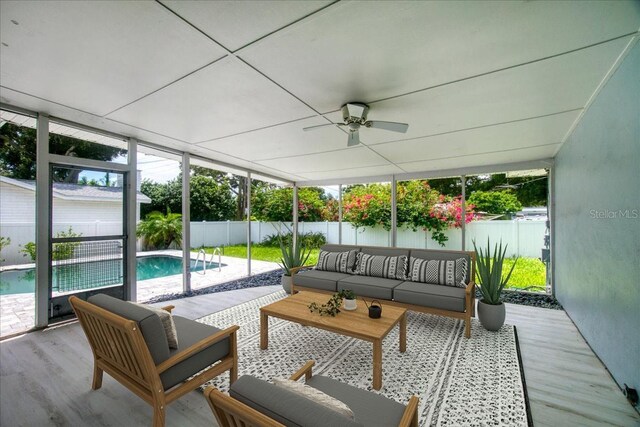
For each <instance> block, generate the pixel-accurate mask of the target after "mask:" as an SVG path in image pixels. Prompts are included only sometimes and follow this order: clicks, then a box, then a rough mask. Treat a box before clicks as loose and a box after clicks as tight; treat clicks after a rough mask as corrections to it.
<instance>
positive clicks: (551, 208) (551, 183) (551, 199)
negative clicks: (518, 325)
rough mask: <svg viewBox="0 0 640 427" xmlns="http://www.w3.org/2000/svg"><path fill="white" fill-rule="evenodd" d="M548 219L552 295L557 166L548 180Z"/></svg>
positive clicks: (554, 283)
mask: <svg viewBox="0 0 640 427" xmlns="http://www.w3.org/2000/svg"><path fill="white" fill-rule="evenodd" d="M547 191H548V194H547V206H548V208H547V221H549V259H550V261H551V262H550V264H548V265H547V268H549V266H550V267H551V273H549V272H547V276H548V277H549V281H550V283H548V284H547V286H550V287H551V295H552V296H553V297H555V296H556V260H555V256H556V168H555V166H551V167H550V168H549V173H548V180H547Z"/></svg>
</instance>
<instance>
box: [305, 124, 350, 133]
mask: <svg viewBox="0 0 640 427" xmlns="http://www.w3.org/2000/svg"><path fill="white" fill-rule="evenodd" d="M336 125H337V126H344V123H325V124H323V125H317V126H309V127H306V128H302V130H303V131H305V132H307V131H310V130H314V129H318V128H323V127H325V126H336Z"/></svg>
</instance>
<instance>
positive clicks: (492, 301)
mask: <svg viewBox="0 0 640 427" xmlns="http://www.w3.org/2000/svg"><path fill="white" fill-rule="evenodd" d="M507 246H508V245H504V248H503V247H502V239H500V244H499V245H498V244H496V245H495V246H494V248H493V252H492V251H491V244H490V242H489V238H487V247H486V249H484V250H483V249H482V248H480V249H478V247H477V246H476V242H475V240H474V241H473V249H474V250H475V252H476V281H477V284H478V287H479V288H480V293H481V294H482V299H481V300H479V301H478V318H479V319H480V323H481V324H482V326H483V327H484V328H485V329H487V330H489V331H497V330H498V329H500V328H501V327H502V325H503V324H504V318H505V315H506V311H505V305H504V303H503V302H502V299H501V296H500V295H501V293H502V290H503V289H504V287H505V285H506V284H507V283H508V282H509V278H510V277H511V273H513V269H514V268H515V266H516V263H517V261H518V258H516V259H515V261H514V263H513V265H512V266H511V270H509V274H507V275H506V276H505V277H502V269H503V265H504V258H505V254H506V253H507Z"/></svg>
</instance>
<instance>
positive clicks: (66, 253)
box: [20, 227, 82, 261]
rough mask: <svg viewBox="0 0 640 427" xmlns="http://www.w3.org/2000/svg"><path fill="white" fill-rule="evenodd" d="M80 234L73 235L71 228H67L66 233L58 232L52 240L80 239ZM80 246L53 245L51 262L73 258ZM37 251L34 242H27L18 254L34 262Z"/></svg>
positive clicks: (77, 243) (67, 244)
mask: <svg viewBox="0 0 640 427" xmlns="http://www.w3.org/2000/svg"><path fill="white" fill-rule="evenodd" d="M80 236H82V233H74V232H73V228H71V227H69V230H68V231H59V232H58V233H56V235H55V236H53V237H54V238H65V237H66V238H68V237H80ZM79 245H80V242H64V243H55V244H54V245H53V253H52V257H51V258H52V260H53V261H60V260H63V259H69V258H72V257H73V252H74V251H75V249H76V248H77V247H78V246H79ZM37 251H38V249H37V247H36V244H35V242H28V243H25V245H24V246H22V249H20V252H22V256H29V257H30V258H31V260H32V261H35V260H36V253H37Z"/></svg>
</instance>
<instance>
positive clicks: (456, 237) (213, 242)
mask: <svg viewBox="0 0 640 427" xmlns="http://www.w3.org/2000/svg"><path fill="white" fill-rule="evenodd" d="M69 227H72V229H73V231H74V232H75V233H82V235H83V236H100V235H109V234H120V233H121V232H122V223H121V222H120V221H89V222H73V223H54V225H53V228H54V230H53V231H54V234H55V233H57V232H59V231H67V230H68V229H69ZM291 228H292V224H291V223H281V222H252V223H251V241H252V242H253V243H260V242H262V241H263V240H264V239H265V238H266V237H267V236H269V235H273V234H278V233H287V232H289V231H290V230H291ZM298 231H299V233H301V234H304V233H309V232H314V233H322V234H323V235H324V236H325V237H326V239H327V242H328V243H338V242H339V223H337V222H301V223H299V224H298ZM544 232H545V222H544V221H475V222H471V223H469V224H467V226H466V239H465V240H466V249H467V250H473V243H472V242H473V239H475V240H476V242H477V243H478V245H481V244H486V241H487V237H490V238H491V242H497V241H498V240H499V239H502V242H503V244H508V250H507V255H508V256H515V255H519V256H524V257H532V258H539V257H540V252H541V249H542V247H543V242H544ZM35 233H36V231H35V226H34V224H33V223H2V224H1V227H0V235H1V236H3V237H9V238H10V239H11V245H10V246H9V247H6V248H4V249H3V250H2V253H0V259H2V258H4V259H5V261H4V262H2V264H0V265H14V264H25V263H30V262H31V259H30V258H29V257H24V256H23V255H22V253H20V249H21V246H23V245H24V244H26V243H27V242H33V241H35ZM445 234H446V235H447V237H448V238H449V240H448V241H447V242H446V244H445V246H444V249H451V250H460V249H461V248H462V244H461V240H462V238H461V236H462V231H461V230H460V229H450V230H448V231H447V232H446V233H445ZM246 242H247V225H246V222H244V221H216V222H207V221H202V222H191V247H193V248H199V247H201V246H227V245H236V244H242V243H246ZM342 243H343V244H349V245H366V246H390V245H391V232H390V231H387V230H385V229H383V228H381V227H376V228H371V227H360V228H358V229H357V230H356V229H355V227H353V226H352V225H351V224H350V223H346V222H345V223H342ZM398 247H406V248H426V249H441V248H443V247H441V246H440V245H439V244H438V243H437V242H436V241H434V240H432V239H431V233H429V232H425V231H423V230H418V231H413V230H411V229H405V228H401V229H398Z"/></svg>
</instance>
